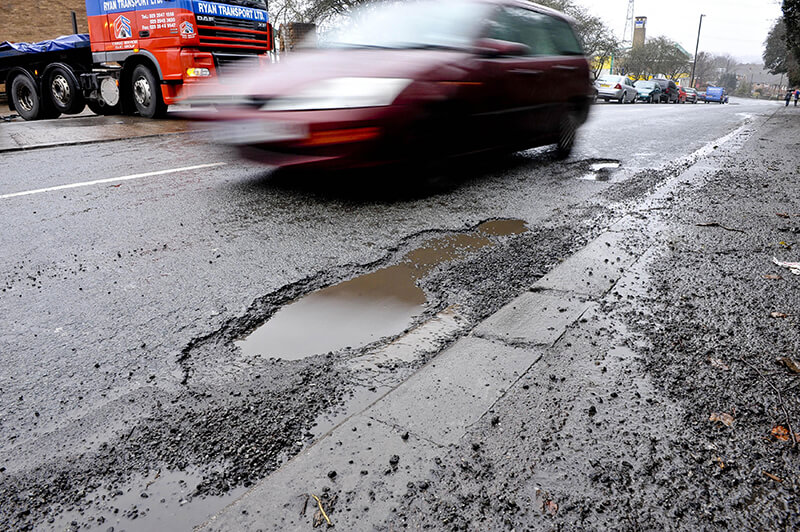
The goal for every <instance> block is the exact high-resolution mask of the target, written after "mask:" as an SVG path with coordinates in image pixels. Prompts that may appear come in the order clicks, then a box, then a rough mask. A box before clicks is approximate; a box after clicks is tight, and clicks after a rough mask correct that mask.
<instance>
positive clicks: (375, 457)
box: [197, 415, 442, 532]
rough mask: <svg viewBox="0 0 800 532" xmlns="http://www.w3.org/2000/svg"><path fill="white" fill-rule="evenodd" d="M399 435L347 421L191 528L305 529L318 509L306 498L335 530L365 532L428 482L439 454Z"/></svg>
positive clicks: (371, 423)
mask: <svg viewBox="0 0 800 532" xmlns="http://www.w3.org/2000/svg"><path fill="white" fill-rule="evenodd" d="M404 434H405V433H404V432H403V431H401V430H398V429H396V428H393V427H390V426H388V425H386V424H384V423H380V422H378V421H375V420H373V419H370V418H368V417H367V416H363V415H361V416H355V417H353V418H351V419H350V420H348V421H346V422H345V423H344V424H342V425H341V426H339V427H338V428H337V429H335V430H334V431H333V432H332V433H331V434H329V435H328V437H326V438H324V439H323V440H321V441H320V442H319V443H317V444H315V445H313V446H311V447H310V448H309V449H307V450H306V451H304V452H303V453H301V454H299V455H298V456H296V457H295V458H294V459H293V460H291V461H290V462H288V463H287V464H285V465H284V466H283V467H282V468H281V469H279V470H278V471H276V472H275V473H273V474H272V475H270V476H269V477H268V478H267V479H266V480H264V481H263V482H261V483H260V484H258V485H257V486H256V487H255V488H253V489H252V490H250V491H249V492H247V493H246V494H245V495H244V496H243V497H242V498H240V499H239V500H237V501H236V502H235V503H233V504H231V505H230V506H228V507H227V508H226V509H225V510H223V511H222V512H220V513H219V514H218V515H216V516H214V517H212V518H211V519H210V520H209V521H208V522H206V523H204V524H203V525H201V526H199V527H198V528H197V529H199V530H209V531H211V530H219V531H226V532H227V531H231V530H265V531H266V530H280V531H287V532H288V531H294V530H302V531H304V532H305V531H308V530H312V526H313V520H314V515H315V514H316V513H317V511H318V508H319V507H318V505H317V502H316V500H315V499H314V498H313V497H311V495H312V494H313V495H316V496H318V497H320V499H321V501H322V502H323V509H324V510H325V513H326V514H327V515H328V517H329V519H330V520H331V523H332V524H333V526H335V527H336V529H337V530H372V529H373V526H372V524H371V523H375V522H376V521H377V522H380V521H382V520H383V518H385V516H387V515H390V514H391V511H392V509H393V508H395V507H396V506H397V505H398V504H399V502H400V500H399V499H400V497H402V496H403V494H405V493H406V492H407V491H408V489H409V487H408V485H409V482H414V483H419V482H420V481H421V480H422V479H425V478H427V477H428V476H429V473H430V470H431V469H433V468H434V459H435V458H436V457H437V456H439V454H441V453H442V449H441V448H439V447H437V446H436V445H434V444H432V443H430V442H427V441H425V440H422V439H420V438H418V437H417V436H415V435H413V434H411V435H408V436H407V437H406V438H404ZM392 457H397V462H396V463H395V462H394V460H393V458H392ZM334 497H335V502H334V503H333V504H331V501H332V500H333V499H334ZM374 516H380V518H379V519H378V518H375V517H374ZM323 528H325V525H323Z"/></svg>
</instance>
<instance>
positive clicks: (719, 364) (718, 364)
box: [708, 358, 731, 371]
mask: <svg viewBox="0 0 800 532" xmlns="http://www.w3.org/2000/svg"><path fill="white" fill-rule="evenodd" d="M708 360H709V362H710V363H711V367H712V368H717V369H722V370H725V371H728V370H729V369H731V368H730V367H729V366H728V365H727V364H726V363H724V362H723V361H722V360H720V359H719V358H710V359H708Z"/></svg>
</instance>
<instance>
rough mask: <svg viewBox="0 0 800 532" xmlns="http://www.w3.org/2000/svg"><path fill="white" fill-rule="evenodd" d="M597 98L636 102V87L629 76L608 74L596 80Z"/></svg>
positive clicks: (619, 101)
mask: <svg viewBox="0 0 800 532" xmlns="http://www.w3.org/2000/svg"><path fill="white" fill-rule="evenodd" d="M594 86H595V87H596V88H597V98H598V99H603V100H605V101H607V102H608V101H611V100H615V101H616V102H618V103H636V87H634V86H633V80H632V79H631V78H629V77H628V76H613V75H606V76H600V77H599V78H597V81H595V82H594Z"/></svg>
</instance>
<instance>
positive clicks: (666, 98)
mask: <svg viewBox="0 0 800 532" xmlns="http://www.w3.org/2000/svg"><path fill="white" fill-rule="evenodd" d="M653 81H655V82H656V83H658V84H659V85H660V86H661V101H662V102H665V103H678V85H676V84H675V82H674V81H672V80H671V79H654V80H653Z"/></svg>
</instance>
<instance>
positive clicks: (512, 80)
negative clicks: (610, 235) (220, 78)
mask: <svg viewBox="0 0 800 532" xmlns="http://www.w3.org/2000/svg"><path fill="white" fill-rule="evenodd" d="M231 86H234V87H236V90H235V91H233V92H234V94H231V92H232V91H230V90H229V87H231ZM592 96H593V90H592V87H591V85H590V83H589V67H588V63H587V61H586V58H585V57H584V55H583V51H582V48H581V45H580V44H579V41H578V38H577V37H576V35H575V33H574V30H573V28H572V22H571V20H570V19H569V18H567V17H566V16H565V15H563V14H561V13H558V12H556V11H553V10H550V9H547V8H544V7H540V6H538V5H535V4H531V3H528V2H525V1H517V0H439V1H435V0H427V1H411V2H401V3H391V4H385V5H382V6H381V7H378V8H375V7H370V8H369V9H366V10H364V11H361V12H359V13H357V14H356V15H355V16H354V17H352V18H351V19H350V20H349V23H346V24H345V26H344V27H343V28H341V29H340V30H339V31H337V32H335V34H333V35H330V36H328V37H327V38H326V39H325V40H324V41H323V42H322V43H321V44H320V45H319V47H318V48H316V49H313V50H309V51H301V52H294V53H292V54H290V55H289V56H288V57H286V59H285V60H283V61H281V62H279V63H277V64H274V65H271V66H269V67H267V68H265V69H263V71H261V72H259V73H258V74H253V73H249V74H248V75H247V76H243V77H242V78H240V79H239V80H238V83H226V84H225V85H224V86H222V85H221V86H220V87H218V89H217V90H216V91H215V92H214V93H209V94H207V95H205V96H204V97H203V98H198V99H196V100H195V102H194V103H213V104H214V105H215V106H216V107H217V109H218V110H219V111H218V112H217V113H210V112H209V113H206V114H205V115H203V116H202V118H203V119H205V120H213V121H215V123H214V124H212V126H213V127H212V130H213V131H214V132H215V138H216V139H217V141H218V142H221V143H225V144H230V145H234V146H236V147H238V148H239V149H240V151H241V153H242V154H243V155H244V156H246V157H248V158H251V159H254V160H257V161H262V162H264V163H267V164H269V165H273V166H307V167H318V168H347V167H359V166H374V165H379V164H387V163H395V162H400V161H421V162H425V161H429V160H433V159H440V158H443V157H448V156H456V155H462V154H471V153H476V152H481V151H487V150H506V151H507V150H519V149H526V148H530V147H535V146H543V145H547V144H556V146H557V153H558V154H559V155H561V156H567V155H568V154H569V152H570V150H571V149H572V145H573V143H574V139H575V133H576V130H577V128H578V126H579V125H580V124H582V123H583V122H585V120H586V118H587V115H588V111H589V107H590V103H591V98H592Z"/></svg>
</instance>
